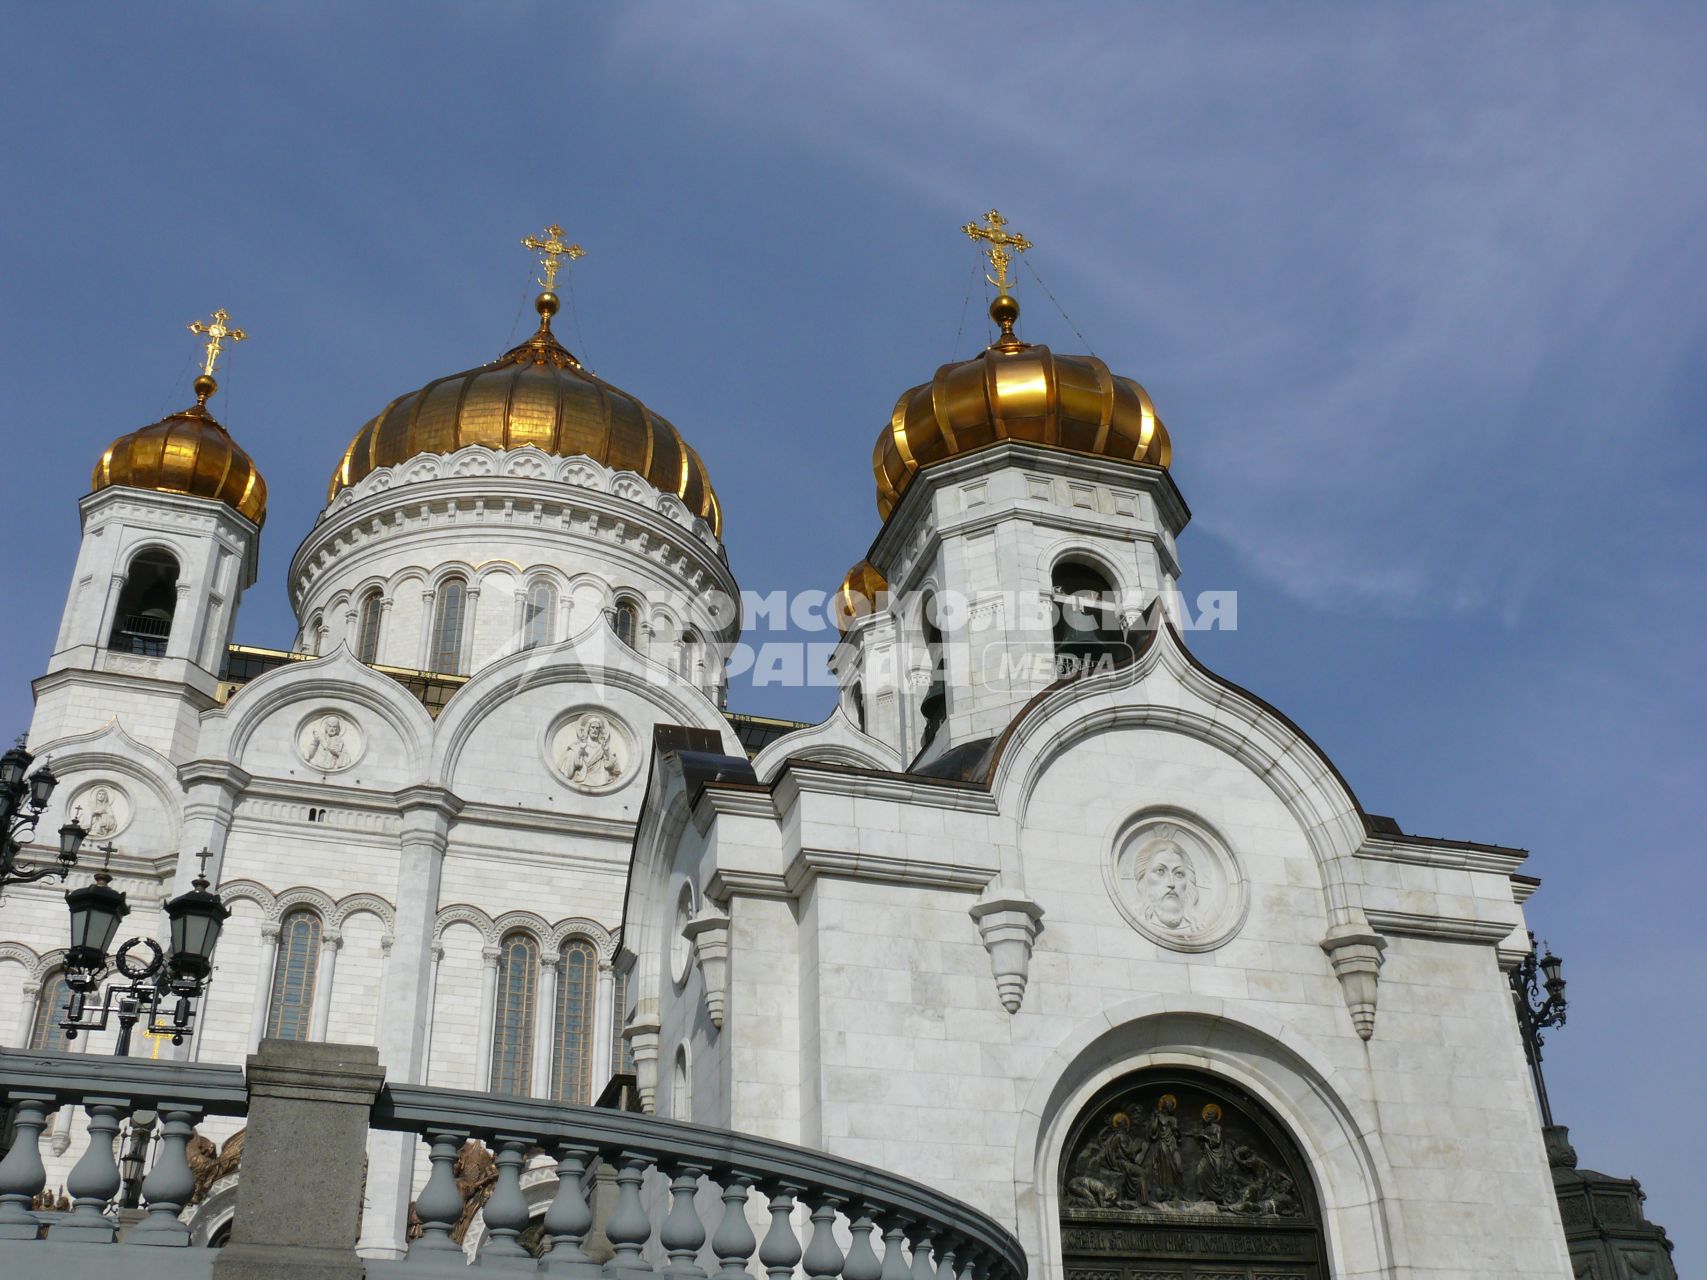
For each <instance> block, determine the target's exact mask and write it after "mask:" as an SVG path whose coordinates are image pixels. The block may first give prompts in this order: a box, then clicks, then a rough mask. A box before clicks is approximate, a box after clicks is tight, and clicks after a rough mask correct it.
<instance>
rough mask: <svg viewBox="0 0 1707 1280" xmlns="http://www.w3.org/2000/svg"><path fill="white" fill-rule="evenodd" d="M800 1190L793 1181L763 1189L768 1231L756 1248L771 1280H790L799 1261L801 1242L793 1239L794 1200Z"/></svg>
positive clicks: (772, 1184) (769, 1185)
mask: <svg viewBox="0 0 1707 1280" xmlns="http://www.w3.org/2000/svg"><path fill="white" fill-rule="evenodd" d="M801 1190H802V1188H800V1187H798V1186H796V1185H795V1184H794V1183H792V1182H773V1183H770V1184H768V1185H767V1186H766V1187H765V1194H766V1195H768V1196H769V1197H770V1201H771V1204H770V1215H771V1225H770V1230H769V1231H767V1232H765V1242H764V1243H763V1244H761V1245H760V1246H759V1265H760V1266H762V1267H764V1269H765V1274H766V1275H768V1276H769V1277H770V1280H793V1276H794V1268H795V1265H796V1264H797V1263H799V1261H800V1241H798V1240H797V1239H795V1237H794V1223H793V1222H792V1221H791V1219H792V1218H793V1216H794V1197H795V1196H797V1195H799V1194H800V1192H801Z"/></svg>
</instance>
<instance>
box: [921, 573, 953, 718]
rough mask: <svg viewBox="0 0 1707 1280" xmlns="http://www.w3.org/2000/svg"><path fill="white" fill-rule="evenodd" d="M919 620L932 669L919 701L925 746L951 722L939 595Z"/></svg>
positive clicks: (931, 598) (928, 600)
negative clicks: (939, 613) (940, 625)
mask: <svg viewBox="0 0 1707 1280" xmlns="http://www.w3.org/2000/svg"><path fill="white" fill-rule="evenodd" d="M919 620H920V623H921V624H922V625H923V628H924V633H925V656H926V658H927V659H928V660H929V662H930V668H931V670H930V677H931V678H930V684H929V685H928V686H926V689H925V700H924V701H923V702H922V703H920V704H919V714H920V715H921V716H922V717H923V718H924V722H925V736H924V741H923V743H921V746H923V745H927V744H929V743H930V741H931V739H933V738H935V737H936V735H937V731H938V730H939V729H941V728H942V726H943V725H945V724H946V723H948V671H947V668H946V667H945V666H944V665H943V656H942V629H941V628H940V627H938V626H937V607H936V597H935V596H928V597H926V599H925V603H924V608H923V609H922V610H921V611H920V614H919Z"/></svg>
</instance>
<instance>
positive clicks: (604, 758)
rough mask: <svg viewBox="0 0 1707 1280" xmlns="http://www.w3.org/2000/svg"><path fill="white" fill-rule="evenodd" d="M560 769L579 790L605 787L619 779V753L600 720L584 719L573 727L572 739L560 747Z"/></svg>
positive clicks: (620, 763) (586, 717)
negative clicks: (561, 751)
mask: <svg viewBox="0 0 1707 1280" xmlns="http://www.w3.org/2000/svg"><path fill="white" fill-rule="evenodd" d="M560 767H561V768H562V770H563V774H564V776H565V777H566V778H568V779H569V781H570V782H572V783H574V784H575V785H576V786H580V787H605V786H609V785H610V784H611V783H613V782H615V781H616V780H617V779H618V778H620V777H622V769H623V760H622V752H621V750H620V749H619V748H618V746H617V743H616V740H615V738H614V737H612V735H611V730H610V725H609V724H608V723H607V722H606V720H605V718H604V717H603V716H600V715H589V716H585V717H583V718H582V720H581V722H580V724H578V725H576V726H575V733H574V736H573V737H572V738H571V739H570V740H569V741H568V742H566V743H565V744H564V746H563V759H562V761H561V764H560Z"/></svg>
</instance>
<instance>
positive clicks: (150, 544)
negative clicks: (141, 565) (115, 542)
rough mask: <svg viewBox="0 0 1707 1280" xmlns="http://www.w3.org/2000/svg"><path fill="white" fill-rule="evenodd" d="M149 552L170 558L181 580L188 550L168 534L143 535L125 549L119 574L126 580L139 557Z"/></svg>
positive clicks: (152, 533)
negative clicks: (155, 552) (159, 553)
mask: <svg viewBox="0 0 1707 1280" xmlns="http://www.w3.org/2000/svg"><path fill="white" fill-rule="evenodd" d="M150 551H162V552H165V553H166V554H167V555H169V556H171V557H172V563H173V564H175V565H177V566H178V577H179V580H180V581H182V580H183V576H184V572H185V570H184V562H185V560H186V558H187V557H188V556H189V554H190V550H189V548H188V547H186V546H184V545H182V544H181V543H179V542H177V541H175V540H173V538H172V537H171V536H170V535H168V534H163V533H155V532H153V531H150V532H147V533H145V534H143V536H142V537H141V538H139V539H138V540H137V541H136V542H135V543H133V544H131V545H130V546H128V547H126V548H125V551H124V555H123V557H122V565H123V567H122V568H121V570H120V572H121V573H123V574H124V576H125V577H126V578H129V577H130V572H131V570H132V569H133V568H135V567H136V562H137V560H138V559H139V558H140V557H142V556H145V555H147V554H148V553H149V552H150Z"/></svg>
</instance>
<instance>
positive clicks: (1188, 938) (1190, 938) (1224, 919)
mask: <svg viewBox="0 0 1707 1280" xmlns="http://www.w3.org/2000/svg"><path fill="white" fill-rule="evenodd" d="M1104 872H1105V877H1106V879H1107V882H1108V890H1109V893H1110V895H1111V896H1112V897H1113V898H1114V902H1115V905H1116V906H1117V907H1119V908H1120V913H1121V914H1122V915H1123V916H1125V917H1126V919H1127V920H1128V921H1129V922H1130V923H1131V925H1132V927H1133V928H1135V929H1137V930H1138V931H1139V932H1140V933H1142V934H1143V935H1144V936H1145V937H1147V938H1149V939H1150V941H1152V942H1155V943H1157V944H1159V945H1161V946H1164V947H1168V948H1170V949H1172V950H1175V951H1208V950H1210V949H1212V948H1214V947H1218V946H1220V945H1221V944H1222V943H1224V942H1226V941H1227V939H1228V938H1231V937H1232V936H1233V935H1234V934H1235V933H1237V932H1238V930H1239V926H1240V925H1242V924H1243V923H1244V920H1245V909H1246V904H1247V895H1246V889H1245V878H1244V874H1243V872H1241V871H1240V869H1239V864H1238V862H1237V860H1236V859H1235V858H1234V857H1233V853H1232V851H1231V850H1230V849H1229V848H1228V847H1227V844H1226V842H1225V841H1224V840H1222V839H1221V837H1220V836H1219V835H1218V834H1216V833H1215V831H1213V830H1212V829H1211V828H1210V827H1209V826H1208V825H1207V824H1204V823H1202V822H1199V821H1197V820H1195V819H1193V818H1188V817H1186V816H1185V815H1183V814H1176V813H1173V812H1160V813H1149V814H1140V815H1139V816H1138V817H1137V818H1136V819H1134V820H1133V821H1131V822H1129V823H1128V824H1127V825H1126V826H1125V827H1124V828H1123V829H1122V831H1121V832H1120V834H1119V835H1118V837H1117V838H1116V840H1115V841H1114V846H1113V849H1112V851H1111V856H1110V859H1109V861H1108V863H1107V864H1106V865H1105V868H1104Z"/></svg>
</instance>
